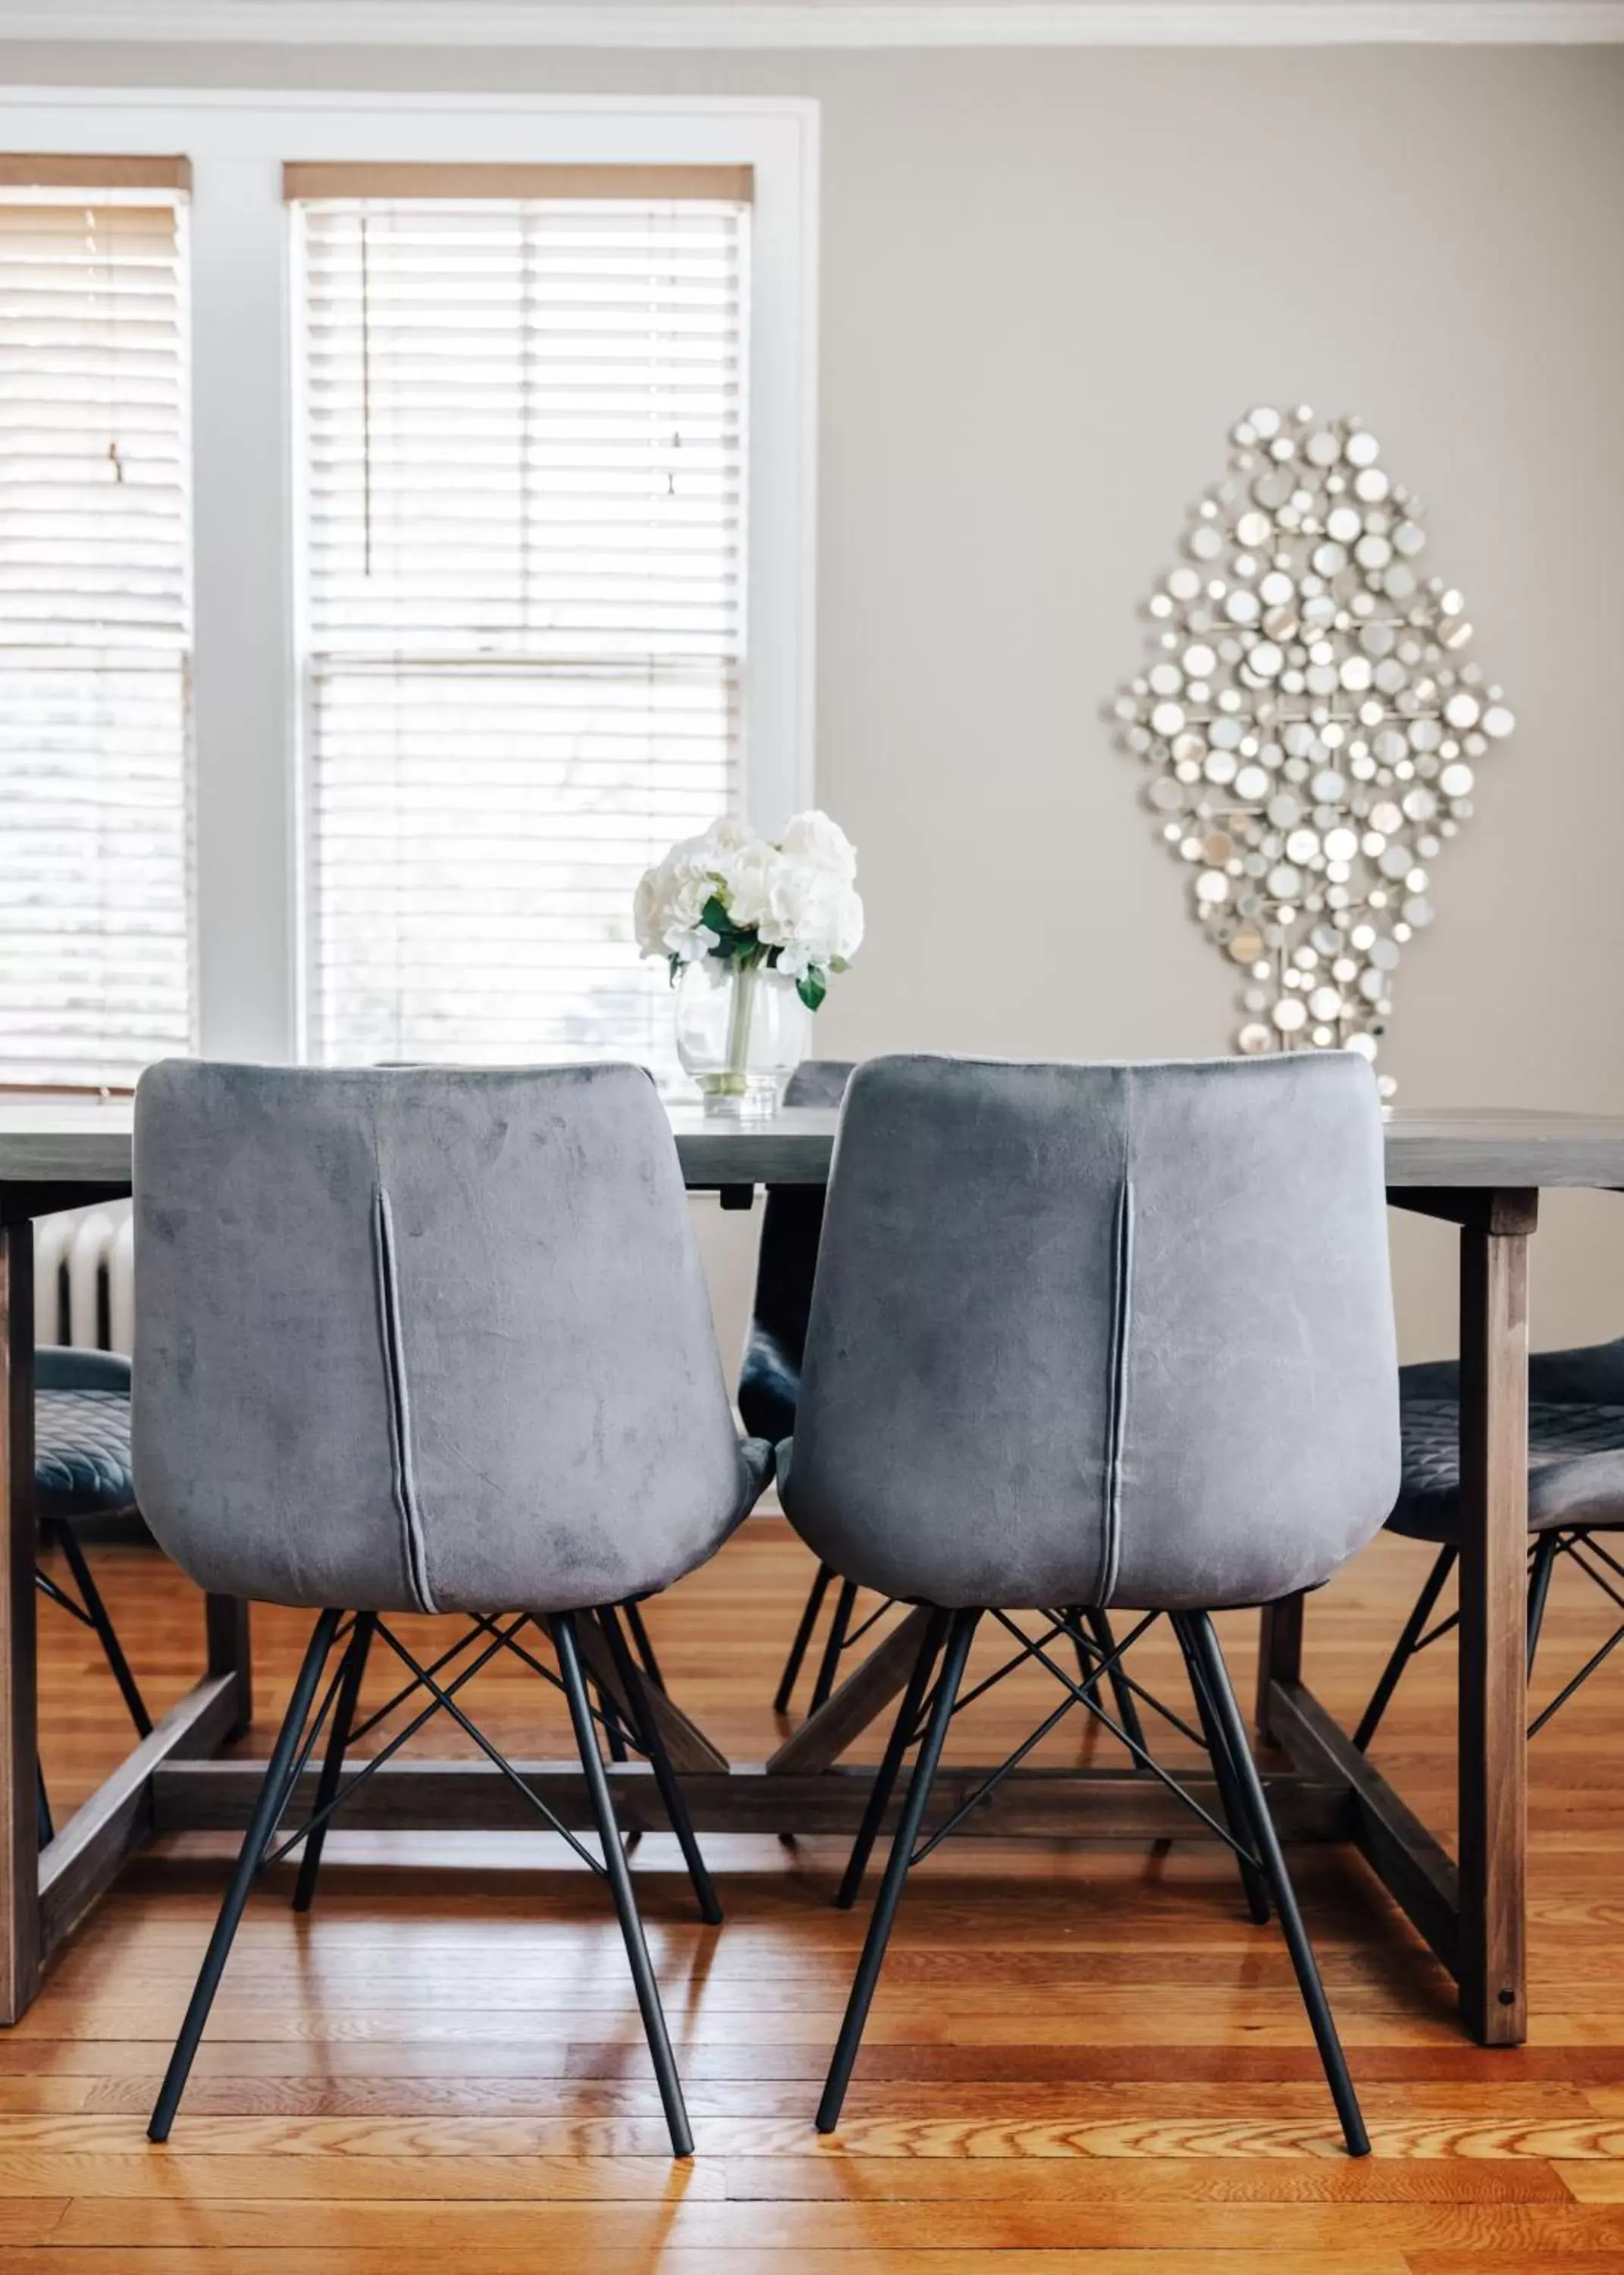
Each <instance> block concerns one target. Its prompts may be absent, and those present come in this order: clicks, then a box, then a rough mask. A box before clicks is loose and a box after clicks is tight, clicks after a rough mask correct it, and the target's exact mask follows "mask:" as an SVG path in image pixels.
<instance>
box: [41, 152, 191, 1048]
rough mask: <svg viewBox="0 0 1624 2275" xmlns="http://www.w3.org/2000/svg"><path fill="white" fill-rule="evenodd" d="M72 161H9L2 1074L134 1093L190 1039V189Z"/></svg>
mask: <svg viewBox="0 0 1624 2275" xmlns="http://www.w3.org/2000/svg"><path fill="white" fill-rule="evenodd" d="M71 165H72V162H67V163H64V162H62V161H60V160H57V161H42V162H38V164H37V165H31V164H30V162H27V161H24V160H11V159H0V813H4V822H3V823H0V1083H16V1084H53V1085H54V1084H63V1085H79V1084H94V1085H126V1084H129V1083H131V1082H132V1081H133V1080H134V1078H135V1077H136V1075H137V1074H138V1073H139V1072H140V1069H141V1068H142V1067H143V1066H144V1065H145V1064H146V1063H147V1062H148V1061H149V1060H151V1059H154V1058H156V1057H160V1056H162V1054H165V1053H169V1052H175V1051H185V1050H187V1049H188V1048H190V1047H191V1043H192V1026H193V1018H192V998H193V988H192V963H193V958H192V950H191V933H192V920H191V910H192V893H191V868H192V864H191V826H190V813H191V794H190V782H191V755H190V724H189V700H188V684H189V675H188V656H189V648H190V639H191V596H190V590H189V573H188V561H189V548H190V523H189V506H188V498H187V457H188V437H187V415H186V364H187V349H186V309H185V300H186V295H185V236H184V198H183V194H182V192H181V190H180V189H179V188H178V186H175V187H166V186H163V185H162V180H161V179H160V180H159V181H157V182H156V183H155V182H154V180H153V179H152V178H153V177H155V176H156V177H160V178H161V177H162V176H163V175H164V174H165V173H167V174H168V175H169V176H170V178H174V177H176V175H177V174H178V172H179V171H180V169H179V168H178V163H177V162H174V161H119V160H107V161H87V162H85V166H86V170H87V172H88V173H90V174H91V176H92V178H91V179H90V180H89V181H87V183H85V184H84V185H75V184H74V183H73V182H72V178H71V172H70V170H69V169H70V166H71ZM64 175H65V176H67V178H66V179H64ZM132 180H133V182H134V184H135V186H130V183H131V182H132Z"/></svg>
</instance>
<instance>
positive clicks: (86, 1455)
mask: <svg viewBox="0 0 1624 2275" xmlns="http://www.w3.org/2000/svg"><path fill="white" fill-rule="evenodd" d="M34 1376H35V1394H34V1506H35V1508H36V1510H37V1511H38V1514H39V1516H40V1519H41V1521H42V1523H50V1522H51V1521H52V1520H54V1519H56V1518H58V1517H83V1516H133V1515H134V1514H135V1478H134V1474H133V1471H132V1466H131V1460H130V1365H129V1361H128V1360H127V1359H123V1358H119V1357H116V1356H115V1355H114V1354H113V1353H112V1352H110V1351H92V1350H70V1349H61V1348H57V1347H55V1346H51V1347H48V1348H45V1349H42V1350H41V1351H40V1352H39V1354H38V1356H37V1358H36V1360H35V1368H34Z"/></svg>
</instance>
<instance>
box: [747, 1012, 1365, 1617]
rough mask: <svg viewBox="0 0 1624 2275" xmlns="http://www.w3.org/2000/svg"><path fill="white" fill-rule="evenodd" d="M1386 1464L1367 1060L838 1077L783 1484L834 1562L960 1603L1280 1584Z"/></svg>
mask: <svg viewBox="0 0 1624 2275" xmlns="http://www.w3.org/2000/svg"><path fill="white" fill-rule="evenodd" d="M1398 1476H1399V1440H1398V1400H1397V1379H1396V1363H1395V1355H1394V1333H1393V1311H1392V1297H1391V1292H1390V1285H1389V1281H1388V1273H1387V1244H1386V1210H1385V1204H1384V1196H1383V1181H1382V1133H1381V1119H1380V1112H1379V1106H1378V1103H1377V1096H1376V1086H1375V1083H1374V1081H1373V1079H1372V1077H1371V1071H1370V1069H1369V1068H1368V1067H1367V1066H1366V1065H1365V1064H1364V1062H1363V1061H1362V1060H1361V1059H1358V1058H1356V1057H1355V1056H1353V1055H1352V1054H1341V1053H1337V1054H1329V1053H1326V1054H1319V1053H1315V1054H1309V1053H1303V1054H1301V1055H1295V1054H1294V1055H1292V1056H1290V1057H1281V1058H1278V1059H1270V1060H1266V1061H1262V1062H1244V1061H1235V1060H1222V1061H1216V1062H1208V1063H1189V1064H1161V1065H1147V1066H1074V1065H1020V1064H1007V1063H996V1062H986V1061H975V1060H960V1059H946V1058H932V1057H906V1058H888V1059H879V1060H872V1061H871V1062H869V1063H868V1064H866V1065H865V1066H863V1067H860V1068H859V1069H858V1070H857V1073H856V1075H854V1076H853V1077H852V1080H851V1084H850V1088H849V1089H848V1091H847V1093H846V1101H845V1107H844V1110H843V1115H842V1122H841V1129H840V1137H839V1141H838V1145H837V1148H836V1153H835V1168H834V1173H833V1178H832V1182H831V1185H830V1189H829V1197H828V1206H827V1213H826V1215H825V1219H824V1228H823V1244H822V1249H821V1251H820V1258H819V1265H818V1279H817V1286H816V1289H815V1291H814V1294H813V1298H812V1318H811V1321H810V1324H809V1327H808V1332H807V1339H806V1349H805V1362H804V1369H803V1373H802V1380H801V1388H800V1402H799V1407H798V1410H797V1418H796V1429H795V1439H794V1447H793V1455H792V1461H791V1465H790V1468H789V1475H788V1478H787V1479H785V1480H784V1481H783V1483H782V1490H783V1494H784V1501H785V1506H786V1508H787V1509H788V1510H789V1515H791V1517H792V1519H793V1521H794V1523H795V1524H796V1526H797V1530H798V1531H800V1532H801V1533H802V1534H803V1535H804V1538H805V1539H806V1540H807V1541H808V1543H809V1544H810V1545H811V1546H812V1548H813V1549H814V1550H815V1551H816V1552H817V1553H818V1554H819V1555H820V1556H821V1557H822V1558H824V1559H825V1561H827V1562H828V1563H830V1564H832V1565H833V1566H834V1568H835V1570H836V1571H837V1572H840V1573H842V1574H843V1575H844V1576H847V1577H848V1578H850V1579H854V1580H857V1581H860V1582H862V1583H865V1585H867V1586H869V1587H872V1588H877V1589H879V1590H880V1591H882V1592H883V1593H884V1594H887V1595H892V1596H902V1597H910V1598H915V1599H923V1600H926V1601H929V1602H932V1603H935V1604H939V1605H941V1606H947V1607H955V1608H956V1607H960V1606H973V1605H980V1606H988V1605H1007V1606H1046V1605H1106V1604H1121V1605H1124V1606H1136V1607H1140V1608H1144V1609H1152V1608H1158V1609H1183V1608H1189V1607H1207V1608H1212V1607H1216V1606H1220V1605H1225V1604H1250V1603H1258V1602H1265V1601H1268V1600H1270V1599H1273V1598H1275V1597H1278V1596H1281V1595H1285V1594H1288V1593H1289V1592H1290V1591H1293V1590H1295V1589H1298V1588H1305V1587H1314V1586H1316V1585H1318V1583H1320V1582H1322V1581H1324V1580H1325V1579H1326V1578H1327V1577H1328V1576H1330V1574H1331V1573H1333V1571H1334V1570H1335V1569H1336V1568H1337V1567H1338V1566H1339V1565H1340V1564H1341V1563H1342V1562H1343V1561H1344V1560H1345V1559H1346V1558H1347V1557H1348V1556H1349V1555H1351V1554H1352V1553H1354V1551H1355V1550H1356V1549H1357V1548H1358V1547H1360V1546H1362V1545H1363V1542H1364V1541H1365V1540H1366V1539H1368V1538H1370V1537H1371V1534H1373V1533H1374V1532H1376V1531H1378V1530H1379V1528H1380V1526H1381V1523H1382V1521H1383V1519H1384V1518H1385V1517H1386V1514H1387V1511H1388V1510H1389V1509H1390V1508H1391V1507H1392V1506H1393V1500H1394V1493H1395V1490H1396V1487H1397V1484H1398Z"/></svg>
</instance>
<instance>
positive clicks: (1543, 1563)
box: [1528, 1532, 1562, 1676]
mask: <svg viewBox="0 0 1624 2275" xmlns="http://www.w3.org/2000/svg"><path fill="white" fill-rule="evenodd" d="M1561 1545H1562V1536H1561V1534H1560V1532H1542V1533H1541V1534H1540V1535H1539V1536H1538V1538H1537V1539H1536V1541H1535V1543H1534V1568H1533V1570H1532V1571H1531V1572H1530V1574H1529V1576H1528V1672H1529V1674H1530V1676H1531V1675H1532V1674H1533V1672H1534V1654H1535V1652H1536V1651H1537V1650H1538V1649H1539V1631H1540V1629H1542V1628H1543V1627H1544V1625H1545V1599H1546V1598H1547V1597H1548V1596H1549V1594H1550V1593H1551V1572H1552V1567H1553V1565H1554V1564H1555V1562H1556V1552H1557V1550H1558V1549H1559V1548H1560V1546H1561Z"/></svg>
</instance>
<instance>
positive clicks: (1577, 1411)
mask: <svg viewBox="0 0 1624 2275" xmlns="http://www.w3.org/2000/svg"><path fill="white" fill-rule="evenodd" d="M1399 1422H1400V1434H1401V1441H1402V1445H1403V1462H1404V1468H1403V1482H1402V1485H1401V1488H1400V1492H1399V1499H1398V1504H1397V1506H1396V1507H1395V1508H1394V1512H1393V1515H1392V1516H1391V1517H1390V1518H1389V1519H1388V1523H1389V1525H1390V1527H1391V1529H1392V1530H1393V1531H1394V1532H1402V1533H1405V1534H1407V1535H1408V1536H1409V1538H1411V1539H1412V1540H1433V1541H1437V1542H1439V1544H1440V1545H1441V1544H1443V1543H1445V1542H1453V1541H1455V1540H1457V1539H1458V1538H1459V1533H1460V1521H1461V1454H1460V1444H1459V1438H1460V1427H1461V1410H1460V1407H1459V1406H1458V1404H1457V1403H1456V1402H1455V1401H1454V1399H1453V1398H1415V1397H1406V1398H1405V1400H1404V1402H1403V1403H1402V1406H1401V1409H1400V1417H1399ZM1528 1427H1529V1476H1528V1521H1529V1529H1530V1531H1534V1532H1539V1531H1550V1530H1551V1529H1552V1528H1553V1527H1557V1526H1562V1525H1570V1524H1579V1525H1624V1406H1600V1405H1582V1404H1568V1403H1560V1404H1558V1403H1554V1402H1547V1401H1544V1400H1535V1401H1532V1402H1530V1406H1529V1417H1528Z"/></svg>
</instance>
